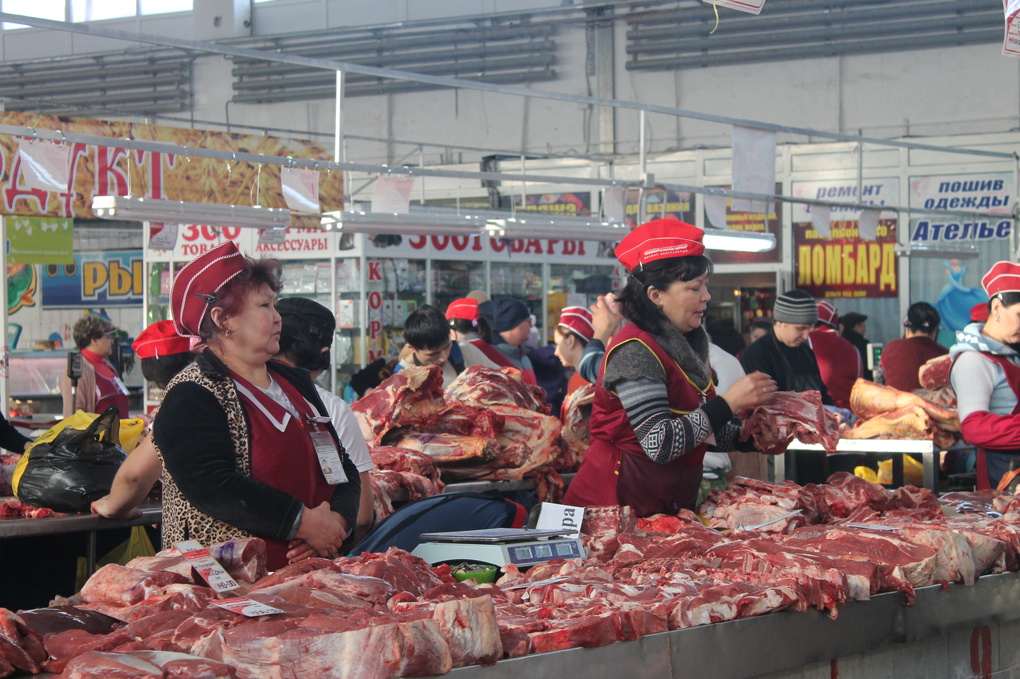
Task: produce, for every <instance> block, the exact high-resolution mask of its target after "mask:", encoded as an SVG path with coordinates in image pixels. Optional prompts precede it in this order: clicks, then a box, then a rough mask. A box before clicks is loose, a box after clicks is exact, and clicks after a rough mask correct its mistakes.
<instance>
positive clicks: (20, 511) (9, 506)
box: [0, 497, 67, 519]
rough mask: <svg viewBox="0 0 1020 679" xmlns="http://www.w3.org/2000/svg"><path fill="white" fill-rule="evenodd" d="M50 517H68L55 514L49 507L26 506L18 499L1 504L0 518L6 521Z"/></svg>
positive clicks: (11, 499)
mask: <svg viewBox="0 0 1020 679" xmlns="http://www.w3.org/2000/svg"><path fill="white" fill-rule="evenodd" d="M48 516H67V514H64V513H62V512H55V511H53V510H52V509H49V508H48V507H35V506H33V505H29V504H25V503H24V502H22V501H21V500H19V499H17V498H13V497H12V498H8V499H6V500H4V501H3V503H2V504H0V518H5V519H14V518H21V519H44V518H46V517H48Z"/></svg>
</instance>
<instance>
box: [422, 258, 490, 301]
mask: <svg viewBox="0 0 1020 679" xmlns="http://www.w3.org/2000/svg"><path fill="white" fill-rule="evenodd" d="M486 267H487V263H486V262H479V261H446V260H435V261H433V262H432V304H433V305H435V306H436V307H438V308H439V310H440V311H444V312H445V311H446V307H448V306H449V305H450V302H452V301H453V300H455V299H460V298H461V297H466V296H467V294H468V293H469V292H471V291H472V290H482V291H483V292H488V289H489V285H488V282H487V281H488V275H487V273H486Z"/></svg>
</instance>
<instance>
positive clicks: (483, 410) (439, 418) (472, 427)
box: [415, 403, 503, 438]
mask: <svg viewBox="0 0 1020 679" xmlns="http://www.w3.org/2000/svg"><path fill="white" fill-rule="evenodd" d="M415 428H416V429H417V430H419V431H427V432H432V433H435V434H459V435H460V436H482V437H487V438H495V436H496V435H497V434H498V433H499V431H500V430H501V429H502V428H503V418H502V417H501V416H500V415H499V413H497V412H496V411H494V410H492V409H491V408H487V407H481V406H475V405H468V404H466V403H450V404H449V405H447V406H446V407H445V408H443V409H442V410H440V411H439V412H436V413H432V414H431V415H429V416H428V417H426V418H424V419H422V420H421V421H420V422H418V423H416V424H415Z"/></svg>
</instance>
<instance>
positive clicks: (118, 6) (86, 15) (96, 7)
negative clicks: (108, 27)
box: [4, 0, 138, 21]
mask: <svg viewBox="0 0 1020 679" xmlns="http://www.w3.org/2000/svg"><path fill="white" fill-rule="evenodd" d="M6 4H7V3H6V2H4V5H6ZM60 4H61V5H63V4H64V3H63V2H60ZM137 12H138V7H137V4H136V2H135V0H102V1H101V2H100V1H99V0H71V21H101V20H103V19H121V18H123V17H133V16H135V15H136V14H137Z"/></svg>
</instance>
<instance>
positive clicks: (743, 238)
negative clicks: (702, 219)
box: [703, 228, 776, 252]
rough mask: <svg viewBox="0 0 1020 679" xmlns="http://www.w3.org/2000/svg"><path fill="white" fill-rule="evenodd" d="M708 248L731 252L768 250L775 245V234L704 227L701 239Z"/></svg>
mask: <svg viewBox="0 0 1020 679" xmlns="http://www.w3.org/2000/svg"><path fill="white" fill-rule="evenodd" d="M703 242H704V243H705V247H706V248H707V249H709V250H730V251H732V252H768V251H769V250H773V249H775V247H776V236H775V234H771V233H763V232H760V231H731V230H729V229H713V228H709V229H705V238H704V240H703Z"/></svg>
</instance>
